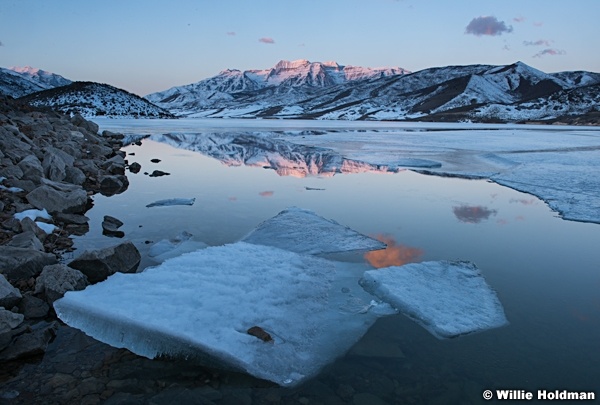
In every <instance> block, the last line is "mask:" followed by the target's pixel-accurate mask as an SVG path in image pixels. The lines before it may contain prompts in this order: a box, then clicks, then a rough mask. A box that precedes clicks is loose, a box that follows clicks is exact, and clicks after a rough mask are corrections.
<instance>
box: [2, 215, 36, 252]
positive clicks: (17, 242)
mask: <svg viewBox="0 0 600 405" xmlns="http://www.w3.org/2000/svg"><path fill="white" fill-rule="evenodd" d="M27 219H29V218H27ZM7 245H8V246H13V247H18V248H23V249H35V250H39V251H44V245H43V244H42V242H41V241H40V240H39V239H38V237H37V236H36V234H35V232H33V231H26V232H22V233H18V234H16V235H14V236H13V237H12V238H11V239H10V241H9V242H8V243H7Z"/></svg>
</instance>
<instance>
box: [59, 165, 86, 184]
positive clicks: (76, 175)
mask: <svg viewBox="0 0 600 405" xmlns="http://www.w3.org/2000/svg"><path fill="white" fill-rule="evenodd" d="M64 181H66V182H67V183H71V184H77V185H79V186H80V185H82V184H83V183H84V182H85V173H84V172H83V171H82V170H81V169H79V168H77V167H75V166H67V167H66V168H65V178H64Z"/></svg>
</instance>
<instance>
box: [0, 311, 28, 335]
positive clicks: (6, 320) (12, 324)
mask: <svg viewBox="0 0 600 405" xmlns="http://www.w3.org/2000/svg"><path fill="white" fill-rule="evenodd" d="M24 320H25V316H24V315H23V314H15V313H14V312H11V311H9V310H7V309H4V308H2V307H0V332H2V333H4V332H7V331H10V330H12V329H14V328H16V327H17V326H19V325H20V324H22V323H23V321H24Z"/></svg>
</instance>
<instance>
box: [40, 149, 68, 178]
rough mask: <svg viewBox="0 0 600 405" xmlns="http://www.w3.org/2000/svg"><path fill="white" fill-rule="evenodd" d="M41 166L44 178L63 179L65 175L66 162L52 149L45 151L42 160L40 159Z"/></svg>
mask: <svg viewBox="0 0 600 405" xmlns="http://www.w3.org/2000/svg"><path fill="white" fill-rule="evenodd" d="M47 149H50V148H47ZM52 149H53V148H52ZM42 167H43V169H44V174H45V175H46V178H48V179H50V180H53V181H63V180H64V179H65V177H66V176H67V162H65V161H64V159H63V158H62V157H61V156H60V155H59V154H57V153H55V152H54V151H52V150H47V151H46V154H45V155H44V160H43V161H42Z"/></svg>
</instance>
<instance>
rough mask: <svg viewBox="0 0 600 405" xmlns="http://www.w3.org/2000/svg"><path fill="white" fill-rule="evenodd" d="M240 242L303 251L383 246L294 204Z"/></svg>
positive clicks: (379, 247)
mask: <svg viewBox="0 0 600 405" xmlns="http://www.w3.org/2000/svg"><path fill="white" fill-rule="evenodd" d="M243 241H244V242H248V243H253V244H257V245H265V246H275V247H278V248H281V249H285V250H289V251H292V252H296V253H307V254H321V253H335V252H345V251H352V250H376V249H385V247H386V245H385V243H383V242H380V241H378V240H376V239H372V238H369V237H368V236H365V235H363V234H360V233H358V232H356V231H354V230H352V229H350V228H348V227H346V226H343V225H340V224H338V223H337V222H335V221H333V220H330V219H325V218H323V217H320V216H318V215H317V214H315V213H314V212H312V211H309V210H304V209H301V208H298V207H291V208H288V209H285V210H283V211H281V212H280V213H279V214H277V215H276V216H274V217H273V218H270V219H268V220H266V221H264V222H263V223H261V224H260V225H258V226H257V227H256V229H254V230H253V231H252V232H251V233H250V234H249V235H248V236H246V237H245V238H244V239H243Z"/></svg>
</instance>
